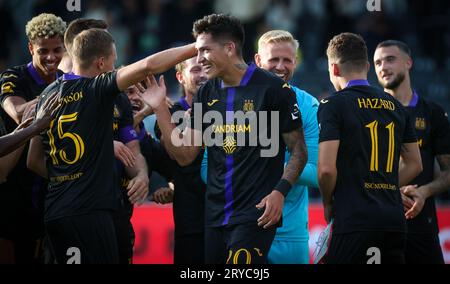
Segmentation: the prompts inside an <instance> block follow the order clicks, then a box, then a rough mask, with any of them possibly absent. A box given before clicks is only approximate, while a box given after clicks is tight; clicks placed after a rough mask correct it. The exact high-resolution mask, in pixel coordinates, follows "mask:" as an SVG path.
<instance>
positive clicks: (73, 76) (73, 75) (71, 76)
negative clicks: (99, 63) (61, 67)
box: [62, 72, 83, 81]
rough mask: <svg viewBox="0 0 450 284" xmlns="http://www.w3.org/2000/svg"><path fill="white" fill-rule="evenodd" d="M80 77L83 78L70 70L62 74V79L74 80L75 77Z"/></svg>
mask: <svg viewBox="0 0 450 284" xmlns="http://www.w3.org/2000/svg"><path fill="white" fill-rule="evenodd" d="M80 78H83V77H81V76H78V75H75V74H73V73H72V72H70V73H67V74H64V75H63V76H62V79H63V81H69V80H76V79H80Z"/></svg>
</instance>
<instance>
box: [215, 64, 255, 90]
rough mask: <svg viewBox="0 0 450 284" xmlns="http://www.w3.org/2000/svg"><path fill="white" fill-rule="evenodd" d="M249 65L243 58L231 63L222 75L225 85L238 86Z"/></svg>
mask: <svg viewBox="0 0 450 284" xmlns="http://www.w3.org/2000/svg"><path fill="white" fill-rule="evenodd" d="M247 68H248V65H247V64H246V63H245V62H244V61H243V60H238V61H236V62H235V63H233V64H230V65H229V67H228V69H227V71H226V72H224V73H225V74H224V75H222V76H221V79H222V81H223V85H224V87H236V86H239V84H240V83H241V81H242V78H243V77H244V74H245V72H246V71H247Z"/></svg>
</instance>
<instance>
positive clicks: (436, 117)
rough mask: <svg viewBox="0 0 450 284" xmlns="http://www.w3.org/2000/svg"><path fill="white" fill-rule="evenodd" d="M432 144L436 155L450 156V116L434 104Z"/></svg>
mask: <svg viewBox="0 0 450 284" xmlns="http://www.w3.org/2000/svg"><path fill="white" fill-rule="evenodd" d="M431 119H432V121H431V123H432V125H431V143H432V149H433V153H434V155H442V154H450V125H449V122H448V114H447V113H446V112H445V111H444V110H443V109H442V108H441V107H440V106H438V105H435V104H432V117H431Z"/></svg>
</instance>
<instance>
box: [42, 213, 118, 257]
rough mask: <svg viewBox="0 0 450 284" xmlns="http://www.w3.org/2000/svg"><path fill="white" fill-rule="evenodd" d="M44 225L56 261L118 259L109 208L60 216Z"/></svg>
mask: <svg viewBox="0 0 450 284" xmlns="http://www.w3.org/2000/svg"><path fill="white" fill-rule="evenodd" d="M45 225H46V229H47V233H48V237H49V240H50V245H51V248H52V251H53V255H54V256H55V258H56V262H57V263H60V264H65V263H68V264H72V263H73V264H78V263H80V264H113V263H118V262H119V257H118V248H117V240H116V232H115V228H114V222H113V218H112V214H111V213H110V212H109V211H96V212H93V213H89V214H85V215H78V216H70V217H63V218H59V219H57V220H53V221H49V222H46V224H45Z"/></svg>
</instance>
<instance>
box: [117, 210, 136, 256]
mask: <svg viewBox="0 0 450 284" xmlns="http://www.w3.org/2000/svg"><path fill="white" fill-rule="evenodd" d="M132 215H133V205H131V204H125V205H122V206H121V207H120V208H119V210H117V211H115V212H114V213H113V221H114V227H115V229H116V238H117V246H118V249H119V250H118V253H119V263H120V264H132V263H133V247H134V240H135V234H134V229H133V224H132V223H131V216H132Z"/></svg>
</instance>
